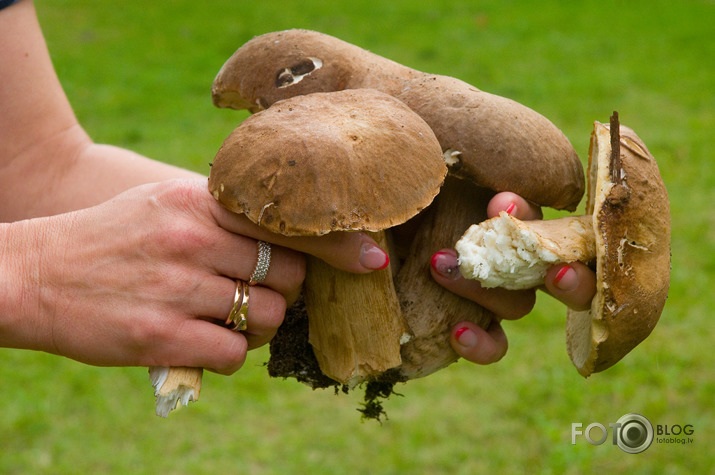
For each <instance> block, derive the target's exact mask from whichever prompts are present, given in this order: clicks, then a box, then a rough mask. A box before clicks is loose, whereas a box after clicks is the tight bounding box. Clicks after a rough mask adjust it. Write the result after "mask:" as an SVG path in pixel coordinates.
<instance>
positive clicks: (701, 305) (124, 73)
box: [0, 0, 715, 474]
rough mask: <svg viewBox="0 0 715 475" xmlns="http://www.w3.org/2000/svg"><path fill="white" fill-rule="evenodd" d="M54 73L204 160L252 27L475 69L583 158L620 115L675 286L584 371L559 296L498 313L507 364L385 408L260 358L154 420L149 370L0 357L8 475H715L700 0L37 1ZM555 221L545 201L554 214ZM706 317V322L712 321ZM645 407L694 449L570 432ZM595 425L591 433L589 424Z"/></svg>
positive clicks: (165, 152) (210, 380)
mask: <svg viewBox="0 0 715 475" xmlns="http://www.w3.org/2000/svg"><path fill="white" fill-rule="evenodd" d="M37 8H38V11H39V14H40V17H41V21H42V23H43V26H44V29H45V33H46V36H47V39H48V43H49V45H50V49H51V52H52V55H53V57H54V60H55V64H56V67H57V70H58V73H59V75H60V77H61V80H62V82H63V84H64V85H65V88H66V90H67V92H68V95H69V96H70V100H71V101H72V103H73V105H74V107H75V109H76V111H77V114H78V115H79V117H80V120H81V121H82V123H83V124H84V125H85V127H86V128H87V129H88V130H89V132H90V133H91V134H92V136H93V137H94V138H95V140H97V141H100V142H108V143H113V144H117V145H122V146H126V147H129V148H132V149H135V150H137V151H139V152H142V153H144V154H147V155H149V156H152V157H155V158H157V159H160V160H163V161H166V162H171V163H175V164H178V165H182V166H185V167H189V168H193V169H195V170H199V171H202V172H207V171H208V162H210V161H211V160H212V156H213V153H214V152H215V150H217V148H218V146H219V145H220V144H221V142H222V140H223V138H224V137H225V136H226V135H227V134H228V133H229V132H230V130H232V129H233V128H234V127H235V126H236V125H237V123H238V122H239V121H240V120H242V119H243V118H244V117H246V114H245V113H240V112H239V113H237V112H235V111H226V110H218V109H214V108H213V107H212V105H211V100H210V85H211V81H212V79H213V76H214V75H215V73H216V72H217V71H218V69H219V68H220V66H221V65H222V64H223V62H224V61H225V60H226V59H227V58H228V57H229V56H230V54H231V53H233V51H234V50H235V49H236V48H237V47H238V46H240V45H241V44H243V43H244V42H245V41H247V40H248V39H250V38H251V37H252V36H254V35H257V34H261V33H264V32H268V31H275V30H281V29H286V28H293V27H301V28H310V29H315V30H319V31H323V32H325V33H329V34H333V35H335V36H338V37H341V38H343V39H345V40H347V41H350V42H353V43H356V44H358V45H360V46H362V47H365V48H368V49H370V50H372V51H374V52H376V53H378V54H382V55H384V56H387V57H389V58H391V59H394V60H396V61H399V62H402V63H404V64H406V65H409V66H412V67H415V68H417V69H421V70H424V71H428V72H433V73H441V74H446V75H451V76H455V77H458V78H460V79H463V80H466V81H467V82H470V83H472V84H474V85H476V86H478V87H480V88H482V89H484V90H486V91H489V92H493V93H496V94H500V95H504V96H507V97H510V98H512V99H515V100H517V101H519V102H521V103H523V104H525V105H527V106H529V107H532V108H533V109H535V110H537V111H539V112H541V113H542V114H544V115H545V116H547V117H549V118H550V119H551V120H552V121H553V122H554V123H555V124H556V125H557V126H559V127H560V128H561V129H562V130H563V131H564V132H565V133H566V135H567V136H568V137H569V138H570V139H571V141H572V143H573V144H574V146H575V147H576V149H577V151H578V152H579V154H580V155H581V157H582V158H583V159H584V160H585V158H586V154H587V148H588V138H589V133H590V130H591V128H592V123H593V121H594V120H599V121H607V120H608V117H609V115H610V113H611V111H612V110H614V109H616V110H618V111H619V112H620V114H621V120H622V121H623V123H625V124H627V125H629V126H631V127H632V128H634V129H635V130H636V131H637V132H638V133H639V135H640V136H641V137H642V138H643V140H644V141H645V142H646V144H647V145H648V146H649V148H650V150H651V152H652V153H653V154H654V155H655V157H656V158H657V160H658V162H659V165H660V168H661V171H662V173H663V176H664V179H665V181H666V184H667V186H668V189H669V193H670V197H671V201H672V204H671V206H672V223H673V274H672V283H671V291H670V297H669V300H668V304H667V306H666V309H665V312H664V313H663V316H662V318H661V322H660V324H659V326H658V327H657V328H656V330H655V331H654V332H653V334H652V335H651V337H650V338H649V339H648V340H646V342H644V343H643V344H642V345H641V346H640V347H639V348H638V349H637V350H636V351H635V352H634V353H632V354H631V355H630V356H628V357H627V358H626V359H625V360H624V361H622V362H621V363H620V364H619V365H617V366H616V367H614V368H612V369H610V370H608V371H607V372H605V373H602V374H598V375H595V376H593V377H591V378H589V379H588V380H584V379H582V378H581V377H580V376H579V375H578V374H577V372H576V371H575V370H574V369H573V368H572V367H571V363H570V362H569V360H568V357H567V356H566V351H565V343H564V329H563V326H564V314H565V311H564V309H563V308H562V307H561V306H560V305H559V304H557V303H556V302H554V301H553V300H551V299H549V298H548V297H546V296H544V295H540V296H539V299H538V302H537V306H536V309H535V310H534V311H533V313H532V314H531V315H529V316H528V317H527V318H524V319H523V320H521V321H519V322H514V323H509V324H507V325H506V327H507V331H508V334H509V337H510V345H511V349H510V351H509V354H508V356H507V357H506V358H505V359H504V360H503V361H502V362H500V363H499V364H496V365H493V366H490V367H484V368H482V367H476V366H473V365H470V364H467V363H459V364H456V365H453V366H452V367H450V368H448V369H446V370H444V371H442V372H440V373H438V374H435V375H433V376H431V377H429V378H426V379H424V380H418V381H412V382H410V383H408V384H407V385H404V386H400V387H398V388H397V389H398V391H399V392H401V393H402V394H403V395H404V397H394V398H392V399H391V400H389V401H388V402H387V410H388V414H389V417H390V419H389V420H388V421H386V422H385V423H383V424H382V425H379V424H377V423H372V422H367V423H361V422H360V419H359V414H358V413H357V412H356V411H355V408H356V407H357V404H358V396H357V395H351V396H344V395H340V396H334V395H332V393H331V392H329V391H316V392H313V391H311V390H310V389H308V388H306V387H304V386H302V385H300V384H298V383H296V382H294V381H292V380H291V381H281V380H270V379H269V378H268V377H267V375H266V372H265V369H264V368H263V367H262V365H263V363H264V362H265V361H266V360H267V352H266V351H265V350H259V351H257V352H254V353H252V354H251V355H250V357H249V360H248V362H247V363H246V365H245V367H244V369H242V370H241V371H240V372H238V373H237V374H235V375H234V376H232V377H230V378H225V377H220V376H216V375H213V374H207V375H206V376H205V378H204V391H203V393H202V395H201V401H200V402H198V403H194V404H192V405H191V406H190V408H189V409H184V410H182V411H179V412H177V413H174V414H172V415H171V416H170V418H169V419H167V420H162V419H159V418H157V417H155V416H154V415H153V396H152V393H151V387H150V385H149V382H148V378H147V375H146V370H145V369H142V368H94V367H88V366H84V365H81V364H78V363H75V362H72V361H67V360H65V359H62V358H59V357H54V356H49V355H45V354H39V353H32V352H22V351H9V350H0V381H1V383H0V385H1V387H2V395H3V407H2V410H1V411H0V473H87V472H114V473H194V472H198V473H245V472H248V473H307V472H313V473H351V474H352V473H402V472H410V473H449V474H453V473H465V474H472V473H482V472H498V473H510V472H515V471H520V472H529V473H574V474H575V473H583V472H590V471H595V470H603V471H605V472H610V473H656V472H657V473H713V471H715V462H714V461H713V456H712V450H711V449H709V448H708V447H710V446H711V445H712V443H713V442H715V430H713V410H712V407H713V403H714V402H715V401H714V397H713V394H715V377H714V369H713V368H714V366H715V365H714V363H715V358H714V357H713V351H712V347H713V337H712V330H713V329H714V325H713V323H712V321H713V320H712V315H710V313H711V312H712V311H713V309H714V308H715V300H714V299H713V292H712V287H713V284H715V246H714V243H715V213H713V212H712V210H710V208H709V206H710V204H711V203H713V202H715V173H714V172H713V166H712V164H713V160H712V152H711V150H712V147H713V130H714V129H715V120H713V119H714V118H713V111H715V100H714V97H715V96H714V95H713V90H714V89H715V84H714V83H713V58H714V57H715V28H714V27H713V25H715V5H714V4H713V2H710V1H680V2H671V1H661V0H657V1H653V0H651V1H631V2H615V1H604V0H599V1H587V2H566V1H563V2H557V1H542V2H536V1H531V2H527V1H522V2H514V1H503V2H486V1H448V0H441V1H439V2H436V1H429V2H428V1H422V2H415V1H413V0H400V1H392V2H384V1H381V2H368V1H357V0H356V1H352V2H349V4H348V3H347V2H346V3H342V2H335V1H333V2H328V1H318V0H313V1H302V2H269V1H262V2H256V1H253V2H236V1H229V0H225V1H220V2H219V1H216V2H195V1H187V0H182V1H172V2H139V1H129V2H122V3H121V6H118V4H117V3H116V2H108V1H90V0H84V1H61V0H52V1H50V0H47V1H38V2H37ZM548 214H549V216H556V215H557V213H555V212H554V213H548ZM708 322H710V323H708ZM630 412H637V413H641V414H643V415H645V416H646V417H648V418H649V419H650V420H651V422H653V423H654V424H668V425H672V424H680V425H685V424H692V425H693V426H694V428H695V432H694V434H693V435H692V439H693V440H694V443H692V444H689V445H668V444H659V443H654V444H653V445H652V446H651V447H650V448H649V449H648V450H647V451H646V452H644V453H642V454H640V455H629V454H626V453H624V452H622V451H621V450H619V449H618V448H616V447H614V446H612V445H610V443H606V444H603V445H599V446H592V445H590V444H588V443H587V442H586V441H585V440H584V438H583V437H581V438H580V439H579V440H577V443H576V445H572V444H571V424H572V423H573V422H581V423H583V427H585V426H586V425H588V424H590V423H592V422H600V423H602V424H604V425H606V426H607V424H608V423H609V422H615V421H616V420H617V419H618V418H619V417H621V416H622V415H624V414H626V413H630ZM594 436H598V432H597V431H596V433H595V434H594Z"/></svg>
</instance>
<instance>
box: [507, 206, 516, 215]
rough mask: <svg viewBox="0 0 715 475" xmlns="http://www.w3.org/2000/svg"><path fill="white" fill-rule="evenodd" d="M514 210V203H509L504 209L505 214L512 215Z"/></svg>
mask: <svg viewBox="0 0 715 475" xmlns="http://www.w3.org/2000/svg"><path fill="white" fill-rule="evenodd" d="M515 209H516V203H510V204H509V206H507V208H506V214H512V213H513V212H514V210H515Z"/></svg>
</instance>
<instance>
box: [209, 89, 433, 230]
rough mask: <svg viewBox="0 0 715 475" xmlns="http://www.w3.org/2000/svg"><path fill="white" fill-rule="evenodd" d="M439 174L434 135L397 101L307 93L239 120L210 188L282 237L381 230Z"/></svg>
mask: <svg viewBox="0 0 715 475" xmlns="http://www.w3.org/2000/svg"><path fill="white" fill-rule="evenodd" d="M446 173H447V168H446V166H445V164H444V161H443V157H442V152H441V149H440V146H439V142H438V141H437V138H436V137H435V136H434V133H433V132H432V130H431V129H430V128H429V126H428V125H427V124H426V123H425V122H424V120H422V119H421V118H420V116H419V115H417V114H416V113H414V112H413V111H412V110H410V109H409V108H408V107H407V106H405V105H404V104H403V103H402V102H400V101H399V100H397V99H395V98H393V97H392V96H389V95H387V94H384V93H381V92H378V91H375V90H370V89H360V90H346V91H339V92H331V93H314V94H308V95H304V96H297V97H294V98H290V99H286V100H283V101H279V102H276V103H275V104H274V105H272V106H271V107H270V108H268V109H266V110H264V111H261V112H259V113H256V114H254V115H252V116H250V117H248V118H247V119H245V120H244V121H243V122H242V123H241V125H240V126H239V127H237V128H236V129H235V130H234V131H233V132H232V133H231V134H230V135H229V137H228V138H227V139H226V140H225V141H224V143H223V145H222V146H221V148H220V149H219V151H218V153H217V154H216V157H215V160H214V163H213V166H212V167H211V173H210V176H209V191H211V193H212V194H213V195H214V197H215V198H216V199H217V200H218V201H219V202H220V203H221V204H222V205H223V206H225V207H226V208H228V209H229V210H231V211H233V212H236V213H245V214H246V216H247V217H248V218H249V219H250V220H251V221H253V222H254V223H256V224H258V225H260V226H262V227H264V228H266V229H268V230H270V231H272V232H276V233H280V234H283V235H287V236H313V235H322V234H326V233H329V232H332V231H358V230H364V231H379V230H382V229H386V228H389V227H392V226H395V225H397V224H401V223H403V222H405V221H407V220H408V219H409V218H411V217H413V216H415V215H416V214H417V213H419V212H420V211H421V210H422V209H424V208H425V207H427V206H428V205H429V204H430V203H431V202H432V200H433V198H434V197H435V196H436V195H437V193H438V192H439V189H440V186H441V184H442V182H443V180H444V178H445V175H446Z"/></svg>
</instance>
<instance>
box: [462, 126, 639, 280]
mask: <svg viewBox="0 0 715 475" xmlns="http://www.w3.org/2000/svg"><path fill="white" fill-rule="evenodd" d="M619 127H620V125H619V123H618V113H617V112H614V114H613V116H612V117H611V123H610V131H609V137H610V145H611V153H610V154H609V157H610V163H609V165H608V167H607V169H608V170H610V173H609V177H610V183H608V184H605V185H604V187H603V190H602V194H603V195H604V196H606V197H607V198H606V199H608V200H611V201H613V200H617V199H622V197H623V195H624V193H623V191H624V190H622V189H617V187H621V188H623V177H622V173H623V168H622V164H621V157H620V145H619V144H620V133H619ZM594 178H595V177H593V176H590V177H589V179H590V180H593V179H594ZM626 194H627V192H626ZM597 227H598V221H597V220H595V219H594V216H593V215H592V214H585V215H581V216H567V217H563V218H558V219H552V220H545V221H544V220H533V221H521V220H519V219H517V218H515V217H513V216H511V215H510V214H508V213H506V212H504V211H502V212H500V213H499V216H497V217H495V218H492V219H489V220H487V221H485V222H483V223H481V224H480V225H474V226H471V227H470V228H469V229H468V230H467V232H466V233H465V234H464V236H463V237H462V239H461V240H460V241H459V242H458V243H457V251H458V253H459V255H460V270H461V272H462V275H464V276H466V277H468V278H471V279H476V280H479V281H480V283H481V284H482V286H484V287H503V288H506V289H511V290H519V289H530V288H534V287H538V286H541V285H542V284H543V283H544V278H545V276H546V272H547V270H548V268H549V267H551V266H553V265H555V264H562V263H570V262H575V261H580V262H583V263H585V264H594V263H595V260H596V258H597V252H596V248H597V243H596V232H595V229H596V228H597ZM624 241H625V240H624ZM621 244H622V245H623V244H625V242H622V243H621Z"/></svg>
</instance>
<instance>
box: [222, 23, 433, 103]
mask: <svg viewBox="0 0 715 475" xmlns="http://www.w3.org/2000/svg"><path fill="white" fill-rule="evenodd" d="M417 74H420V73H419V72H418V71H414V70H410V69H409V68H406V67H404V66H402V65H400V64H398V63H395V62H393V61H390V60H387V59H385V58H382V57H380V56H378V55H376V54H374V53H371V52H369V51H366V50H364V49H362V48H360V47H358V46H355V45H353V44H350V43H347V42H345V41H342V40H339V39H338V38H335V37H333V36H330V35H326V34H324V33H319V32H317V31H310V30H301V29H292V30H285V31H275V32H270V33H265V34H262V35H259V36H256V37H254V38H252V39H251V40H249V41H247V42H246V43H245V44H244V45H242V46H241V47H240V48H239V49H238V50H237V51H236V52H235V53H234V54H233V55H232V56H231V57H230V58H229V59H228V60H227V61H226V63H225V64H224V65H223V66H222V67H221V69H220V70H219V72H218V74H216V78H215V79H214V81H213V85H212V87H211V96H212V100H213V103H214V105H216V106H217V107H230V108H232V109H248V110H250V111H251V112H257V111H260V110H263V109H267V108H268V107H269V106H270V105H271V104H273V103H274V102H276V101H280V100H283V99H288V98H289V97H293V96H299V95H305V94H310V93H314V92H331V91H339V90H343V89H378V90H380V91H382V92H386V93H388V94H391V95H395V92H397V91H399V90H400V89H402V80H404V79H406V78H409V77H412V76H414V75H417Z"/></svg>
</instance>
